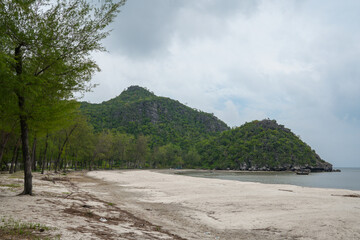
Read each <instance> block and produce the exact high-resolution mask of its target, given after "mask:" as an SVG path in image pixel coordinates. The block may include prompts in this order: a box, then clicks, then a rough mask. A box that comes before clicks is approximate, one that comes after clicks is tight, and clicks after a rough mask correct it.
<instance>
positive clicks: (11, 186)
mask: <svg viewBox="0 0 360 240" xmlns="http://www.w3.org/2000/svg"><path fill="white" fill-rule="evenodd" d="M0 187H8V188H18V187H21V185H20V184H15V183H13V184H0Z"/></svg>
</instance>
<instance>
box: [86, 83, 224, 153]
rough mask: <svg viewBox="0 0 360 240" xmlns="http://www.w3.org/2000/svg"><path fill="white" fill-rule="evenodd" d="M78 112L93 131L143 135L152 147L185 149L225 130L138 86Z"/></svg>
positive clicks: (211, 117) (207, 117) (218, 123)
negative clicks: (106, 130)
mask: <svg viewBox="0 0 360 240" xmlns="http://www.w3.org/2000/svg"><path fill="white" fill-rule="evenodd" d="M81 110H82V112H83V113H85V114H86V115H87V116H88V119H89V121H90V123H91V124H92V125H93V127H94V129H95V131H102V130H104V129H112V130H116V131H118V132H121V133H127V134H133V135H135V136H138V135H145V136H149V137H150V139H151V144H152V145H165V144H168V143H173V144H178V145H180V147H182V148H185V149H188V148H189V147H190V146H191V145H192V144H193V143H195V142H198V141H200V140H201V139H204V138H208V137H209V136H214V135H215V134H217V133H219V132H222V131H224V130H228V129H229V127H228V126H227V125H226V124H225V123H224V122H222V121H221V120H219V119H218V118H216V117H215V116H214V115H212V114H209V113H205V112H201V111H198V110H195V109H192V108H190V107H187V106H185V105H183V104H181V103H180V102H178V101H175V100H172V99H170V98H165V97H158V96H156V95H154V94H153V93H151V92H150V91H148V90H147V89H144V88H142V87H139V86H131V87H129V88H128V89H127V90H125V91H123V92H122V93H121V94H120V95H119V96H118V97H116V98H113V99H111V100H109V101H106V102H103V103H100V104H90V103H86V102H83V103H82V105H81Z"/></svg>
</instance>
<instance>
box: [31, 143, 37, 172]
mask: <svg viewBox="0 0 360 240" xmlns="http://www.w3.org/2000/svg"><path fill="white" fill-rule="evenodd" d="M31 164H32V166H31V170H33V171H36V136H35V137H34V142H33V147H32V152H31Z"/></svg>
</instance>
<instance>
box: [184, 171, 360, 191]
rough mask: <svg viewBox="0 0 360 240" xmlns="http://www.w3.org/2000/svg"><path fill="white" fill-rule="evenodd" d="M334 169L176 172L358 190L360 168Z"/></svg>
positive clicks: (187, 174) (248, 180) (194, 175)
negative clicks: (306, 173)
mask: <svg viewBox="0 0 360 240" xmlns="http://www.w3.org/2000/svg"><path fill="white" fill-rule="evenodd" d="M336 169H340V170H341V172H320V173H310V174H309V175H296V174H295V173H292V172H227V171H196V170H194V171H186V172H179V173H178V174H181V175H186V176H193V177H203V178H218V179H226V180H236V181H245V182H260V183H269V184H292V185H298V186H303V187H319V188H341V189H350V190H360V168H336Z"/></svg>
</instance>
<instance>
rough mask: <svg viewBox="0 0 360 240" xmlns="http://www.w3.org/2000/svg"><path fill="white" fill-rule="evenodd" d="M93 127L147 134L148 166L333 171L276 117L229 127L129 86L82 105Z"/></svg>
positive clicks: (97, 130)
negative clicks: (109, 98)
mask: <svg viewBox="0 0 360 240" xmlns="http://www.w3.org/2000/svg"><path fill="white" fill-rule="evenodd" d="M81 110H82V112H83V113H84V114H85V115H87V117H88V119H89V121H90V123H91V124H92V125H93V127H94V129H95V132H102V131H104V130H106V131H108V130H111V131H113V132H117V133H123V134H128V135H130V136H134V138H135V139H137V138H138V137H139V136H140V137H143V136H145V137H146V143H147V144H148V147H149V151H150V152H151V154H150V155H149V160H148V163H147V164H145V165H146V166H148V167H188V168H193V167H199V168H207V169H239V170H297V169H303V168H308V169H311V170H312V171H331V169H332V165H331V164H329V163H327V162H325V161H324V160H322V159H321V158H320V157H319V156H318V155H317V154H316V153H315V151H314V150H312V149H311V148H310V146H308V145H307V144H306V143H304V142H303V141H301V139H300V138H299V137H297V136H296V135H295V134H294V133H292V132H291V131H290V129H287V128H285V127H284V126H283V125H279V124H277V123H276V121H275V120H263V121H253V122H251V123H246V124H244V125H242V126H240V127H237V128H234V129H230V128H229V127H228V126H227V125H226V124H225V123H224V122H222V121H221V120H219V119H218V118H216V117H215V116H214V115H212V114H209V113H204V112H201V111H198V110H194V109H192V108H190V107H187V106H185V105H183V104H181V103H180V102H178V101H175V100H172V99H170V98H165V97H158V96H156V95H154V94H153V93H152V92H150V91H149V90H147V89H144V88H142V87H139V86H131V87H129V88H128V89H126V90H125V91H123V92H122V93H121V94H120V95H119V96H118V97H116V98H114V99H111V100H109V101H106V102H103V103H101V104H90V103H86V102H83V103H82V104H81Z"/></svg>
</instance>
